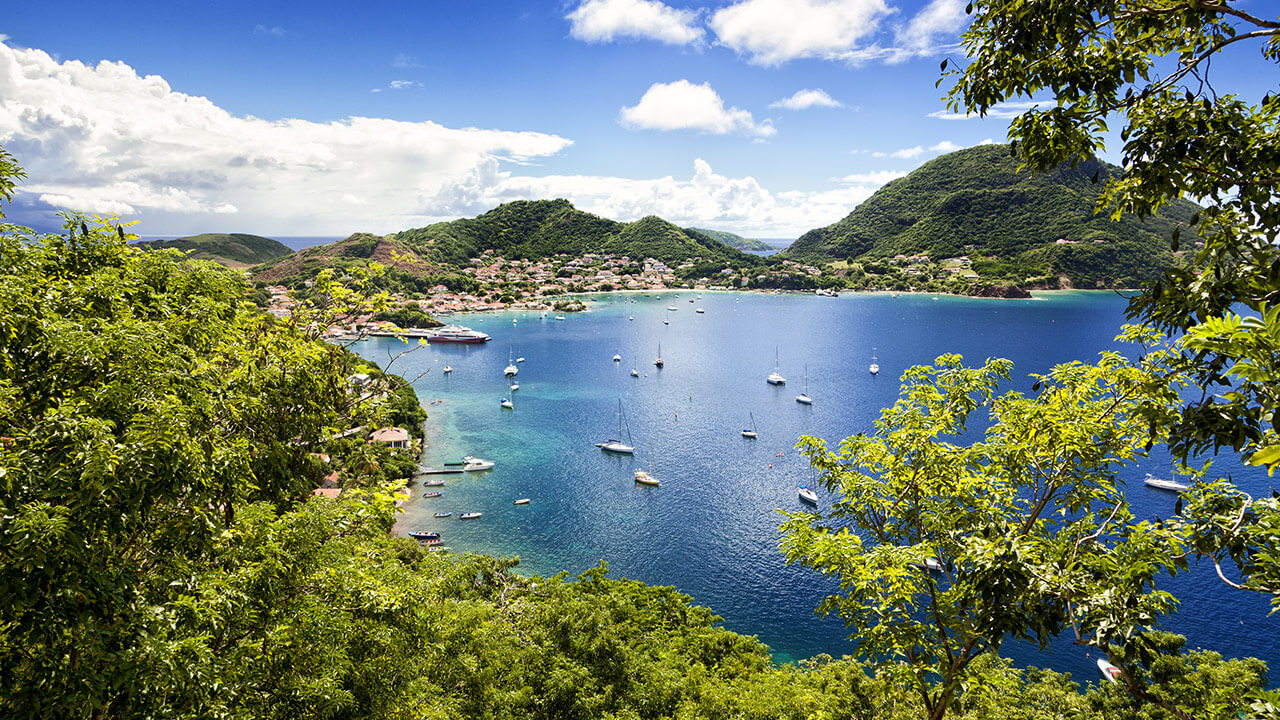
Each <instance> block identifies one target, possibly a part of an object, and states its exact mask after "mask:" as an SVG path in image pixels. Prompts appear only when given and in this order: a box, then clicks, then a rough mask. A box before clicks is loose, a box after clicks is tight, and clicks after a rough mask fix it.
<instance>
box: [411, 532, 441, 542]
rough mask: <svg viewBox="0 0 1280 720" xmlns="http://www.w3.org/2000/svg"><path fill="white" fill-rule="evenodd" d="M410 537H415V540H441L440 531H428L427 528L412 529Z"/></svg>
mask: <svg viewBox="0 0 1280 720" xmlns="http://www.w3.org/2000/svg"><path fill="white" fill-rule="evenodd" d="M409 537H411V538H413V539H414V540H439V539H440V533H438V532H427V531H426V530H410V531H409Z"/></svg>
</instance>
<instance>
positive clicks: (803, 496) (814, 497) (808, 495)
mask: <svg viewBox="0 0 1280 720" xmlns="http://www.w3.org/2000/svg"><path fill="white" fill-rule="evenodd" d="M798 493H799V495H800V500H801V501H803V502H807V503H809V504H810V505H817V504H818V493H816V492H814V491H813V488H811V487H809V486H808V485H801V486H800V489H799V491H798Z"/></svg>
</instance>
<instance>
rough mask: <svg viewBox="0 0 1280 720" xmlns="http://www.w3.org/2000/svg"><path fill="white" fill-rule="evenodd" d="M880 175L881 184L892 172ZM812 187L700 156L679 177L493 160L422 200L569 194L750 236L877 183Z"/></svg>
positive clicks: (476, 209)
mask: <svg viewBox="0 0 1280 720" xmlns="http://www.w3.org/2000/svg"><path fill="white" fill-rule="evenodd" d="M897 176H898V175H897V174H892V173H890V174H883V176H882V177H883V178H884V180H883V182H887V181H888V180H891V179H893V177H897ZM850 177H851V178H853V176H850ZM834 182H836V183H837V187H836V188H833V189H830V190H824V191H817V192H781V193H774V192H771V191H769V190H768V189H766V188H765V187H763V186H762V185H761V184H760V183H759V182H758V181H757V180H756V179H755V178H753V177H750V176H747V177H741V178H733V177H727V176H724V175H721V174H719V173H716V172H715V171H714V170H713V169H712V168H711V165H710V164H709V163H707V162H706V161H705V160H702V159H696V160H694V162H693V172H692V174H691V175H690V176H689V177H687V178H675V177H671V176H666V177H660V178H642V179H632V178H620V177H601V176H591V175H549V176H545V177H536V178H535V177H514V176H512V175H511V174H510V173H507V172H502V171H499V170H498V169H497V167H496V165H495V164H493V163H486V164H485V165H483V166H480V167H477V168H475V171H474V173H473V174H472V176H471V178H470V179H469V181H468V182H462V183H456V184H454V185H452V186H450V187H448V188H446V189H445V190H444V191H442V192H441V193H438V194H437V195H436V196H434V197H431V198H429V199H425V200H424V202H426V203H427V205H428V206H429V207H430V208H431V209H432V211H439V210H441V209H444V208H448V209H449V211H450V212H451V213H454V214H458V215H475V214H477V213H480V212H483V211H485V210H488V209H491V208H493V207H494V206H496V205H498V204H500V203H504V202H508V201H511V200H526V199H532V200H538V199H550V198H569V199H570V200H571V201H572V202H573V203H574V206H575V207H577V208H578V209H580V210H585V211H587V212H591V213H595V214H597V215H600V216H602V217H607V218H610V219H613V220H621V221H631V220H638V219H640V218H642V217H645V216H647V215H658V216H660V217H662V218H665V219H667V220H670V221H671V222H674V223H676V224H677V225H682V226H690V225H693V226H698V227H714V228H725V229H730V230H733V231H734V232H740V233H748V234H752V235H754V236H756V237H799V236H800V234H801V233H803V232H805V231H806V230H809V229H812V228H815V227H820V226H823V225H830V224H831V223H833V222H835V221H837V220H839V219H840V218H842V217H844V216H845V215H847V214H849V211H850V210H852V209H853V208H854V207H855V206H856V205H857V204H858V203H859V202H862V201H863V200H865V199H866V198H867V197H870V195H871V193H873V192H875V190H876V188H877V187H879V186H880V185H881V184H883V182H882V181H880V180H878V178H877V176H876V175H874V174H873V175H867V176H864V177H862V178H860V179H857V180H854V179H839V180H835V181H834Z"/></svg>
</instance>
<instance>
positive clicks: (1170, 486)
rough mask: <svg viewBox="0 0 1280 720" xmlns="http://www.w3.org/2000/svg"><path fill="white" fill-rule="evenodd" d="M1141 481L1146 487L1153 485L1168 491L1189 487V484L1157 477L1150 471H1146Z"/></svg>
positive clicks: (1183, 489)
mask: <svg viewBox="0 0 1280 720" xmlns="http://www.w3.org/2000/svg"><path fill="white" fill-rule="evenodd" d="M1142 482H1143V484H1145V485H1146V486H1147V487H1153V488H1155V489H1157V490H1168V491H1170V492H1186V491H1188V490H1190V489H1191V486H1190V485H1186V484H1183V483H1180V482H1177V481H1175V480H1166V479H1164V478H1158V477H1156V476H1154V475H1152V474H1151V473H1147V476H1146V477H1144V478H1142Z"/></svg>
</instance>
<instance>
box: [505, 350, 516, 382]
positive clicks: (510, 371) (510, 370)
mask: <svg viewBox="0 0 1280 720" xmlns="http://www.w3.org/2000/svg"><path fill="white" fill-rule="evenodd" d="M518 372H520V368H518V367H516V363H515V361H514V360H512V359H511V353H510V352H508V353H507V366H506V367H505V368H503V369H502V374H503V375H504V376H506V377H515V376H516V373H518Z"/></svg>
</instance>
